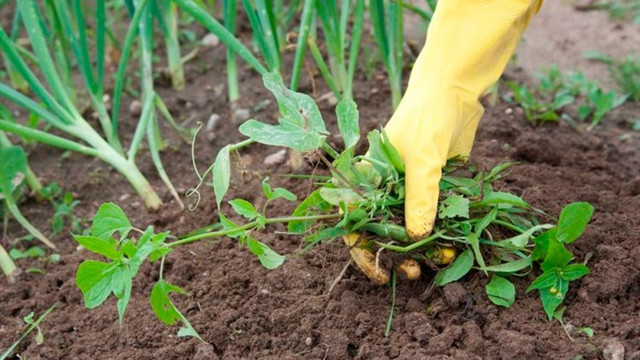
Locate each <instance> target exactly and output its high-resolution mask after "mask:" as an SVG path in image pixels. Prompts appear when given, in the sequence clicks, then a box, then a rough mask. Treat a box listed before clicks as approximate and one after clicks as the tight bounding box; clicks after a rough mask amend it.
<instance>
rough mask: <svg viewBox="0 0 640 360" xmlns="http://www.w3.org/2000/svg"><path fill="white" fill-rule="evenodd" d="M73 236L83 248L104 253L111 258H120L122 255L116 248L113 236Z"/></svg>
mask: <svg viewBox="0 0 640 360" xmlns="http://www.w3.org/2000/svg"><path fill="white" fill-rule="evenodd" d="M73 238H74V239H75V240H76V241H77V242H78V244H80V245H81V246H82V247H83V248H85V249H87V250H89V251H91V252H93V253H96V254H100V255H103V256H104V257H106V258H108V259H110V260H118V259H120V258H121V257H122V255H120V253H119V252H118V249H117V248H116V242H115V240H113V239H112V238H110V237H108V238H99V237H96V236H84V235H73Z"/></svg>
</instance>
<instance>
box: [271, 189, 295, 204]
mask: <svg viewBox="0 0 640 360" xmlns="http://www.w3.org/2000/svg"><path fill="white" fill-rule="evenodd" d="M280 198H282V199H285V200H288V201H296V200H297V199H298V197H297V196H296V194H294V193H292V192H291V191H289V190H287V189H284V188H275V189H274V190H273V197H272V198H271V199H272V200H275V199H280Z"/></svg>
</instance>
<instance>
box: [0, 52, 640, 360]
mask: <svg viewBox="0 0 640 360" xmlns="http://www.w3.org/2000/svg"><path fill="white" fill-rule="evenodd" d="M224 56H225V50H224V48H223V47H221V46H220V47H217V48H214V49H211V50H206V51H204V52H202V53H201V55H200V57H199V58H196V59H195V60H193V61H192V62H190V63H189V64H188V65H187V67H186V75H187V87H186V89H185V90H184V91H182V92H179V93H178V92H175V91H173V90H172V89H170V88H169V87H168V86H167V87H166V88H163V87H162V82H159V84H157V85H156V86H157V88H158V90H159V92H160V93H161V94H162V96H163V98H164V99H165V101H166V102H167V104H168V106H169V109H170V110H171V112H172V113H173V114H174V115H175V116H176V117H177V119H178V120H179V121H191V124H192V125H193V124H194V123H195V122H196V121H206V120H207V118H208V117H209V115H210V114H212V113H218V114H220V115H221V121H220V124H219V125H218V127H217V128H216V130H215V134H216V136H215V137H213V139H211V137H210V139H207V136H206V134H204V133H201V134H200V136H199V137H198V140H197V143H196V146H195V149H196V161H197V163H198V164H199V166H200V168H202V169H204V168H205V167H206V166H208V165H209V164H210V163H211V162H212V161H213V160H214V158H215V154H216V153H217V151H218V150H219V149H220V148H221V147H222V146H224V145H226V144H228V143H230V142H232V141H235V140H239V139H240V134H239V133H238V132H237V130H236V126H235V124H232V123H231V120H230V115H229V110H228V109H229V105H228V104H227V103H226V100H225V95H224V86H222V87H220V86H221V84H225V81H226V76H225V73H224V71H225V64H224ZM513 74H516V76H520V75H517V74H518V73H517V72H512V75H513ZM240 76H241V78H240V84H241V86H242V91H243V92H242V94H243V95H242V99H241V102H240V104H239V106H241V107H244V108H248V109H253V108H254V107H255V106H257V105H258V104H260V103H261V102H263V101H264V100H267V99H269V100H270V99H271V96H270V95H269V94H268V93H267V91H266V90H265V89H264V88H263V86H262V82H261V79H260V77H259V76H258V75H256V74H255V73H253V72H252V71H250V70H249V69H247V68H244V67H243V66H241V72H240ZM379 79H380V78H378V77H376V76H374V78H373V79H371V80H366V79H364V78H363V76H360V77H359V78H358V81H357V82H356V84H355V88H354V93H355V98H356V99H355V100H356V102H357V103H358V106H359V109H360V112H361V114H360V119H361V130H362V132H363V133H365V132H368V131H369V130H371V129H374V128H377V127H379V126H381V125H383V124H384V123H385V121H386V119H388V117H389V115H390V111H389V109H390V95H389V92H388V85H387V84H386V83H385V82H383V81H380V80H379ZM301 91H304V92H311V91H312V88H311V84H310V82H309V79H308V77H306V76H305V77H303V83H302V88H301ZM316 95H322V92H319V93H316ZM128 101H130V100H127V101H126V102H125V105H126V106H128ZM320 107H321V110H322V111H323V114H325V116H326V117H325V119H332V116H333V115H332V113H333V106H332V105H330V104H328V103H327V102H321V103H320ZM639 111H640V108H639V107H638V105H637V104H629V103H628V104H625V105H623V106H622V107H621V108H620V109H618V110H616V111H614V112H613V113H612V115H611V116H609V117H608V118H607V119H606V120H605V121H603V123H602V124H601V125H600V126H598V127H596V128H595V129H593V130H591V131H586V130H585V128H582V127H580V128H579V129H577V131H576V130H573V129H572V128H570V127H569V125H568V124H567V123H565V122H560V123H552V124H547V125H544V126H540V127H532V126H531V125H529V124H527V123H526V122H525V120H524V116H523V115H522V113H521V112H520V111H519V110H518V109H517V108H513V107H511V106H510V105H508V104H504V103H502V102H499V103H498V104H497V105H496V106H488V107H487V112H486V114H485V117H484V118H483V120H482V123H481V125H480V128H479V132H478V135H477V139H476V142H475V147H474V150H473V154H472V161H473V162H474V163H476V164H477V165H478V167H479V168H481V169H490V168H491V167H493V166H495V165H496V164H498V163H500V162H503V161H516V162H519V163H520V165H518V166H514V167H513V168H511V169H510V170H509V172H508V174H507V175H506V176H505V177H504V178H503V179H501V180H500V181H499V183H498V185H499V186H498V187H501V188H502V189H505V190H508V191H511V192H514V193H516V194H519V195H522V196H523V197H524V199H525V200H526V201H527V202H529V203H530V204H532V205H533V206H535V207H537V208H541V209H545V210H547V211H548V212H549V213H550V214H551V215H553V216H558V214H559V212H560V210H561V208H562V207H563V206H564V205H565V204H567V203H569V202H573V201H587V202H590V203H591V204H592V205H593V206H594V207H595V213H594V216H593V220H592V222H591V223H590V225H589V226H588V227H587V229H586V232H585V235H584V236H583V237H582V238H581V239H580V241H577V242H576V243H575V244H574V245H572V250H573V251H574V254H575V255H576V259H577V260H578V261H583V260H585V259H588V265H589V267H590V268H591V272H592V274H591V275H589V276H587V277H585V278H583V279H581V280H579V281H577V282H575V284H573V285H572V288H571V289H570V292H569V294H568V297H567V300H566V302H565V304H566V305H567V306H568V308H567V310H566V312H565V314H564V321H565V325H567V324H570V325H571V326H574V327H582V326H588V327H590V328H592V329H593V330H594V332H595V335H594V336H593V337H592V338H588V337H586V336H584V335H574V338H575V341H570V340H569V338H568V337H567V335H566V334H565V331H564V330H563V328H562V326H560V324H559V323H558V322H556V321H552V322H548V321H547V320H546V318H545V315H544V313H543V311H542V308H541V305H540V302H539V299H538V298H537V296H534V295H533V294H529V295H525V288H526V286H527V285H528V284H530V283H531V281H532V280H533V279H534V278H535V277H536V275H537V274H536V273H530V274H528V275H527V276H525V277H523V278H522V279H516V280H515V285H516V288H517V296H518V301H516V302H515V304H514V305H513V306H512V307H511V308H508V309H503V308H498V307H496V306H495V305H493V304H492V303H491V302H490V301H489V300H488V299H487V297H486V295H485V290H484V286H485V285H486V283H487V281H488V279H487V277H485V276H484V275H482V274H480V273H476V272H474V273H472V274H470V275H468V276H467V277H465V278H464V279H463V280H462V281H461V282H460V283H455V284H451V285H447V286H445V287H444V288H435V287H433V286H432V278H433V275H434V274H435V273H434V272H432V271H425V272H424V274H423V275H422V278H421V279H420V280H419V281H416V282H399V285H398V289H397V299H396V306H397V308H396V313H395V314H396V316H395V317H394V320H393V323H392V331H391V334H390V336H389V337H388V338H386V337H384V328H385V325H386V321H387V314H388V312H389V309H390V306H391V289H390V288H389V287H380V286H374V285H372V284H371V283H370V282H369V280H368V279H367V278H366V277H364V276H363V275H362V274H361V273H360V272H358V271H357V269H355V268H354V267H349V268H348V269H347V271H346V273H345V274H344V276H343V277H342V279H341V280H340V282H339V283H337V285H336V286H335V287H334V288H333V290H332V291H331V293H329V292H328V290H329V288H330V287H331V285H332V283H333V282H334V280H336V278H338V276H339V275H340V273H341V271H342V269H343V268H344V266H345V265H346V264H347V262H348V261H349V253H348V249H347V248H346V247H345V246H343V245H342V244H341V243H340V242H339V241H335V242H334V243H328V244H327V243H326V244H322V245H320V246H317V247H315V248H314V249H313V250H311V251H310V252H307V253H305V254H304V255H302V256H300V257H299V258H294V257H292V258H290V259H289V260H288V261H287V262H286V263H285V264H284V265H283V266H281V267H280V268H278V269H276V270H273V271H269V270H266V269H264V268H263V267H262V266H261V265H260V263H259V262H258V261H257V260H256V258H255V256H254V255H252V254H250V253H249V252H248V251H246V249H242V248H240V247H239V246H238V245H237V243H236V242H235V241H232V240H230V239H228V238H223V239H219V240H215V241H204V242H199V243H196V244H193V245H189V246H185V247H181V248H180V249H178V250H176V251H175V252H174V253H172V254H171V255H169V257H168V258H167V261H166V263H165V276H166V278H167V280H168V281H170V282H171V283H173V284H176V285H178V286H180V287H181V288H183V289H185V290H186V291H188V292H189V294H190V295H189V296H176V297H175V298H174V300H175V302H176V304H177V305H178V307H179V308H180V309H181V310H182V312H183V314H184V315H185V316H186V317H187V318H188V319H189V321H190V322H191V324H192V325H193V327H194V328H195V329H197V331H198V332H199V333H200V335H201V336H202V337H203V339H204V341H205V342H201V341H199V340H198V339H182V338H178V337H177V336H176V335H175V333H176V328H173V327H168V326H166V325H164V324H162V323H161V322H160V321H158V319H157V318H156V317H155V315H154V314H153V313H152V311H151V309H150V306H149V302H148V301H149V300H148V296H149V293H150V291H151V286H152V285H153V283H154V282H155V280H156V279H157V276H158V269H157V266H149V264H145V265H144V266H143V267H142V268H141V270H140V274H139V275H138V276H137V277H136V279H135V280H134V286H133V293H132V296H131V303H130V304H129V307H128V310H127V316H126V317H125V319H124V322H123V324H122V325H121V326H120V325H119V324H118V321H117V313H116V311H115V300H114V299H113V298H110V299H109V300H107V302H106V304H105V305H104V306H101V307H99V308H97V309H93V310H88V309H85V307H84V303H83V299H82V294H81V292H80V290H78V288H77V287H76V285H75V271H76V269H77V267H78V265H79V264H80V263H81V262H82V261H83V260H85V259H86V258H88V257H90V255H89V253H88V252H87V251H86V250H78V248H77V243H76V242H75V241H74V240H73V239H72V237H71V236H69V235H68V234H67V233H64V232H63V234H60V235H57V236H55V237H53V239H52V240H53V241H54V242H55V243H56V244H57V245H58V247H59V248H60V254H61V260H60V262H59V263H57V264H44V263H41V262H38V261H31V260H23V261H19V262H18V263H19V265H20V266H21V267H22V268H29V267H41V268H43V269H44V273H43V274H23V275H22V276H21V277H19V278H18V281H17V282H16V283H15V284H8V283H7V282H6V280H5V279H4V278H2V279H0V349H5V348H6V347H7V346H8V345H9V344H11V343H12V342H13V341H14V340H15V339H17V338H18V337H19V336H20V334H21V332H22V330H23V322H22V317H24V316H26V315H27V314H29V313H30V312H32V311H34V312H35V313H36V314H41V313H42V312H44V311H45V310H46V309H47V308H48V307H50V306H51V305H53V304H54V303H57V306H56V308H55V310H54V312H53V313H52V314H51V315H50V316H49V317H47V318H46V319H45V320H44V322H43V323H42V324H41V328H42V330H43V332H44V336H45V341H44V343H43V344H42V345H36V343H35V342H32V341H31V340H30V339H28V340H25V341H24V342H23V343H22V344H21V345H20V347H19V350H20V351H19V353H20V354H21V356H22V357H23V358H25V357H26V358H28V359H190V358H193V359H217V358H220V359H254V358H255V359H257V358H260V359H290V358H305V359H350V358H354V359H387V358H397V359H420V358H451V359H484V358H502V359H513V358H521V359H524V358H541V359H542V358H545V359H546V358H556V359H571V358H574V356H578V355H582V356H583V357H584V358H586V359H595V358H600V357H602V356H603V351H605V349H609V350H611V349H613V347H615V346H617V345H616V344H619V345H621V346H623V347H624V348H625V349H626V356H627V358H630V359H637V358H640V316H639V315H638V314H639V311H640V305H639V303H638V300H637V299H638V298H640V247H639V246H638V241H639V239H640V216H639V215H638V209H640V146H639V143H640V142H639V140H638V136H639V135H638V133H637V132H633V131H632V130H629V124H628V120H629V119H630V118H633V116H634V114H635V116H636V117H637V114H638V113H639ZM275 112H276V110H275V104H273V100H271V103H270V104H269V105H268V106H266V108H264V109H258V110H255V109H253V110H252V115H253V116H255V117H256V118H259V119H262V120H266V119H274V115H275ZM132 121H133V119H126V118H125V119H123V123H122V126H123V127H124V130H123V132H122V133H123V134H131V133H132V132H133V128H134V125H133V124H132ZM329 126H330V127H331V129H330V130H334V129H335V128H336V125H335V121H334V120H329ZM167 133H169V132H167ZM128 140H129V139H125V141H128ZM168 141H169V142H170V146H169V147H168V149H167V150H166V151H164V152H163V154H162V156H163V161H164V164H165V166H166V168H167V172H168V174H169V175H170V176H171V177H172V180H173V182H174V184H175V185H176V188H177V189H178V191H179V192H180V194H181V195H184V194H185V192H186V191H187V190H188V189H189V188H191V187H192V186H194V185H195V184H196V182H197V178H196V176H195V174H194V173H193V169H192V164H191V161H190V158H191V153H190V147H189V146H188V145H186V144H184V143H182V142H180V140H179V139H178V138H177V137H171V136H169V137H168ZM360 150H361V151H363V150H364V149H360ZM273 151H274V150H273V148H267V147H264V146H262V145H252V146H251V147H249V148H247V149H246V150H245V151H243V154H244V155H243V157H242V158H241V159H239V160H240V161H236V162H235V163H236V166H235V169H236V171H238V172H239V173H240V175H241V176H234V177H233V178H234V179H235V182H234V183H232V187H231V190H230V194H229V195H230V196H229V197H228V198H234V197H242V198H244V199H247V200H249V201H257V202H258V204H259V202H260V201H262V200H261V190H260V189H261V188H260V181H261V180H262V179H263V177H264V176H265V175H270V176H271V178H272V182H273V183H274V184H275V185H278V186H283V187H285V188H287V189H289V190H291V191H293V192H294V193H296V194H297V195H298V196H299V197H303V196H306V195H307V194H308V192H309V182H308V180H300V179H290V178H285V177H281V176H279V175H284V174H288V173H291V172H292V170H291V169H290V168H288V167H285V166H282V165H277V166H271V167H269V166H265V165H264V164H263V160H264V158H265V157H266V156H268V155H270V154H272V153H273ZM61 155H62V152H60V151H58V150H55V149H52V148H50V147H47V146H44V145H39V146H37V147H36V148H35V149H33V150H32V151H30V156H29V161H30V164H31V166H32V167H33V168H35V169H38V174H39V176H41V177H42V179H43V180H44V182H49V181H54V180H55V181H57V182H58V183H59V184H61V186H62V187H63V188H64V189H66V190H70V191H73V192H74V194H75V195H76V197H77V198H78V199H79V200H80V201H81V203H80V205H79V206H78V207H77V208H76V209H77V215H78V216H80V217H83V218H86V219H90V218H91V217H92V216H93V214H94V213H95V211H96V209H97V208H98V206H99V205H100V204H101V203H103V202H106V201H113V202H116V203H117V204H118V205H120V206H121V207H122V208H123V209H124V210H125V211H126V212H127V214H128V215H129V217H130V219H131V221H132V223H133V224H134V225H136V226H137V227H139V228H144V227H146V226H147V225H153V226H154V227H155V228H156V229H158V230H162V231H164V230H170V231H171V233H172V234H173V235H177V236H180V235H184V234H186V233H188V232H190V231H192V230H193V229H196V228H200V227H203V226H206V225H209V224H211V223H213V222H216V221H217V210H216V206H215V201H214V200H213V194H212V191H210V189H207V190H205V191H203V194H202V196H203V197H202V201H201V202H200V204H199V207H198V209H197V211H194V212H190V211H188V210H180V208H179V207H178V206H177V204H176V203H175V202H174V201H173V200H172V198H171V195H170V194H169V193H168V192H167V193H161V194H160V195H161V197H162V198H163V200H164V201H165V205H164V206H163V207H162V208H161V209H160V210H159V211H157V212H155V213H148V212H147V210H146V209H145V208H144V205H143V204H142V202H141V201H140V199H139V198H138V197H137V196H136V195H135V193H133V192H132V190H131V188H130V187H129V185H128V184H127V183H126V182H125V181H124V180H123V179H122V177H120V176H119V175H117V174H116V173H115V172H113V171H112V170H110V169H109V168H107V167H106V166H105V165H104V164H103V163H101V162H99V161H98V160H95V159H91V160H89V159H88V158H87V157H83V156H80V155H75V154H74V155H71V156H70V157H61ZM142 155H143V156H142V157H141V161H140V162H139V163H140V164H141V165H140V168H141V170H142V172H143V173H145V174H146V175H149V177H150V178H151V181H152V182H153V184H154V185H157V188H161V186H160V185H161V182H160V180H159V179H157V177H154V176H153V175H152V174H153V169H152V165H151V162H150V161H148V159H147V157H148V155H147V154H146V153H144V154H142ZM59 163H62V164H63V166H59ZM312 171H317V172H326V169H324V168H322V167H320V168H317V169H316V168H315V165H312V164H308V163H304V164H303V165H302V168H300V169H297V170H296V172H305V173H309V172H312ZM271 207H272V208H273V211H275V212H276V213H278V214H288V213H291V212H292V210H293V208H294V207H295V205H294V204H289V203H284V202H283V203H280V202H274V203H273V204H272V205H271ZM21 209H22V211H23V213H24V214H25V216H27V217H28V218H29V219H32V221H33V223H34V225H36V226H37V227H39V228H47V226H48V224H47V221H48V219H50V218H51V216H52V212H53V210H52V208H51V207H49V206H43V205H42V204H39V203H37V202H36V201H35V200H32V199H29V200H27V202H25V203H23V204H21ZM284 231H286V229H285V227H284V226H269V227H268V231H267V232H268V234H267V235H265V236H263V237H261V238H260V240H261V241H263V242H264V243H266V244H268V245H269V246H271V247H272V248H273V249H274V250H276V251H278V252H279V253H281V254H292V253H293V252H295V250H297V249H298V248H299V247H300V246H301V239H300V237H298V236H290V235H286V234H282V232H284ZM8 233H9V234H10V236H11V237H16V236H19V235H21V234H22V233H23V230H22V229H21V228H19V227H18V226H17V225H16V224H14V223H12V224H11V226H10V227H9V229H8Z"/></svg>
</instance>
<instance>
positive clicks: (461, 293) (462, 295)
mask: <svg viewBox="0 0 640 360" xmlns="http://www.w3.org/2000/svg"><path fill="white" fill-rule="evenodd" d="M443 291H444V298H445V300H446V302H447V305H449V307H451V308H452V309H457V308H459V307H460V305H462V304H464V303H465V302H466V299H467V290H466V289H465V288H464V287H463V286H462V284H460V283H457V282H456V283H452V284H448V285H446V286H445V287H444V289H443Z"/></svg>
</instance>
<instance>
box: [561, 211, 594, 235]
mask: <svg viewBox="0 0 640 360" xmlns="http://www.w3.org/2000/svg"><path fill="white" fill-rule="evenodd" d="M592 214H593V206H591V204H589V203H586V202H576V203H572V204H569V205H567V206H565V207H564V209H562V213H560V219H559V220H558V235H557V236H558V240H559V241H561V242H564V243H566V244H570V243H572V242H574V241H575V240H576V239H577V238H579V237H580V235H582V233H583V232H584V228H585V227H586V226H587V224H588V223H589V220H591V215H592Z"/></svg>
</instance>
